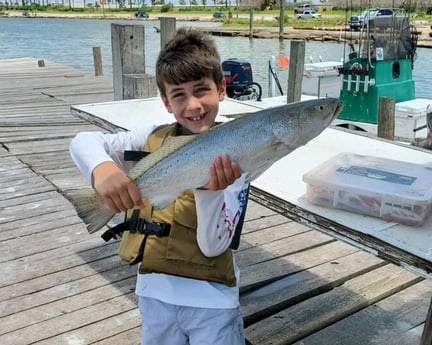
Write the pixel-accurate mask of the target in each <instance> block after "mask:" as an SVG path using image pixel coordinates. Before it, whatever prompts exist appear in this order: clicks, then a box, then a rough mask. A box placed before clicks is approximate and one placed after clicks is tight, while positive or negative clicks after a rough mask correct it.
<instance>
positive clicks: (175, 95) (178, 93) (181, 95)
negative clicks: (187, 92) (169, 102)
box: [171, 92, 184, 98]
mask: <svg viewBox="0 0 432 345" xmlns="http://www.w3.org/2000/svg"><path fill="white" fill-rule="evenodd" d="M183 96H184V93H183V92H176V93H173V94H172V95H171V97H172V98H180V97H183Z"/></svg>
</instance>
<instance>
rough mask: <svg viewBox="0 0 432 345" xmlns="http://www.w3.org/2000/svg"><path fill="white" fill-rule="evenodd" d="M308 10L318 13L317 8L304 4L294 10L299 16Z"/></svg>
mask: <svg viewBox="0 0 432 345" xmlns="http://www.w3.org/2000/svg"><path fill="white" fill-rule="evenodd" d="M306 10H312V11H315V12H317V9H316V7H315V6H313V5H311V4H302V5H299V6H297V7H295V8H294V13H295V14H299V13H303V12H304V11H306Z"/></svg>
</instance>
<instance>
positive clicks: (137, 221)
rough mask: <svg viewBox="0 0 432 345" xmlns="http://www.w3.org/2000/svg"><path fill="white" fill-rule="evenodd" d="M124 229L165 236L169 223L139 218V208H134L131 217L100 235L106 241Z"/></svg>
mask: <svg viewBox="0 0 432 345" xmlns="http://www.w3.org/2000/svg"><path fill="white" fill-rule="evenodd" d="M126 230H127V231H129V232H131V233H140V234H144V235H156V236H158V237H165V236H169V234H170V231H171V224H166V223H157V222H153V221H151V220H149V219H144V218H139V210H134V211H133V213H132V217H130V218H129V219H128V220H126V221H125V222H123V223H120V224H118V225H116V226H114V227H112V228H110V229H109V230H107V231H105V232H104V233H103V234H102V236H101V237H102V238H103V239H104V241H105V242H108V241H109V240H111V239H117V236H118V237H121V235H122V234H123V231H126Z"/></svg>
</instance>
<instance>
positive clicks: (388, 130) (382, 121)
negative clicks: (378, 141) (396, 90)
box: [377, 97, 395, 140]
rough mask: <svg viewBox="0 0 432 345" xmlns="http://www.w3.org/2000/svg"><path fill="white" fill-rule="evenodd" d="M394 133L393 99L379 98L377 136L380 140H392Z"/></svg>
mask: <svg viewBox="0 0 432 345" xmlns="http://www.w3.org/2000/svg"><path fill="white" fill-rule="evenodd" d="M394 132H395V100H394V98H388V97H380V99H379V112H378V130H377V135H378V137H380V138H384V139H389V140H394Z"/></svg>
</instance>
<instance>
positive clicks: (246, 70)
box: [222, 58, 262, 101]
mask: <svg viewBox="0 0 432 345" xmlns="http://www.w3.org/2000/svg"><path fill="white" fill-rule="evenodd" d="M222 70H223V74H224V78H225V82H226V91H227V96H228V97H230V98H233V99H237V100H239V101H247V100H253V99H254V100H257V101H260V100H261V96H262V88H261V85H259V84H258V83H255V82H254V81H253V77H252V66H251V64H250V63H249V62H247V61H242V60H239V59H236V58H233V59H228V60H225V61H223V62H222Z"/></svg>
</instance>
